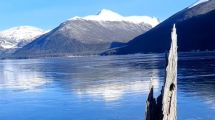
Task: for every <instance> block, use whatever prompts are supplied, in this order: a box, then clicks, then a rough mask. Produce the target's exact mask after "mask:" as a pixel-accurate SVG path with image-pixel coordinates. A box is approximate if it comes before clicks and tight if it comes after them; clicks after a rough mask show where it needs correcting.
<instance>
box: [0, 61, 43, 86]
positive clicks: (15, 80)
mask: <svg viewBox="0 0 215 120" xmlns="http://www.w3.org/2000/svg"><path fill="white" fill-rule="evenodd" d="M1 67H2V69H1V71H0V76H1V79H0V89H5V88H7V89H15V90H27V89H35V88H37V87H40V86H42V85H44V84H46V83H47V81H46V80H45V79H43V78H44V76H43V75H42V74H41V73H39V72H37V71H31V70H29V69H24V68H22V67H21V66H19V65H18V64H13V63H11V62H10V61H6V62H5V63H4V64H2V66H1Z"/></svg>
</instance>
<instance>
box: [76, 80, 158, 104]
mask: <svg viewBox="0 0 215 120" xmlns="http://www.w3.org/2000/svg"><path fill="white" fill-rule="evenodd" d="M148 79H149V80H148V81H134V82H125V83H106V84H102V85H101V84H100V85H90V86H87V87H85V88H81V89H80V88H78V89H76V93H77V94H78V95H89V96H92V97H94V98H95V99H98V98H102V99H104V100H105V101H107V102H110V101H115V100H119V99H120V98H121V97H122V96H123V95H124V94H126V93H129V92H132V93H135V92H141V93H144V94H147V93H148V92H149V88H150V85H151V84H153V86H154V87H155V88H159V80H158V79H153V80H152V82H150V78H148Z"/></svg>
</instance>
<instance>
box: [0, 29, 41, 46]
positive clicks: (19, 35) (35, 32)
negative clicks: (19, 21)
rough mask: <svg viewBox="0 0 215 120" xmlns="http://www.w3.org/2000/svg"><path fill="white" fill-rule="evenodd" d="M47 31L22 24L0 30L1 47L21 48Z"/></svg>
mask: <svg viewBox="0 0 215 120" xmlns="http://www.w3.org/2000/svg"><path fill="white" fill-rule="evenodd" d="M44 33H45V31H43V30H42V29H39V28H35V27H31V26H20V27H14V28H10V29H7V30H4V31H0V47H2V48H3V49H12V48H19V47H22V46H24V45H26V44H27V43H30V42H31V41H32V40H34V39H35V38H37V37H39V36H40V35H42V34H44Z"/></svg>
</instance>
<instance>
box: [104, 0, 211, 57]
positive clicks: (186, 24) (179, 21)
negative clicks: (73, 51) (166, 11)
mask: <svg viewBox="0 0 215 120" xmlns="http://www.w3.org/2000/svg"><path fill="white" fill-rule="evenodd" d="M214 21H215V0H199V1H198V2H196V3H195V4H193V5H191V6H190V7H187V8H185V9H183V10H182V11H180V12H178V13H176V14H175V15H173V16H171V17H170V18H168V19H167V20H165V21H163V22H162V23H160V24H159V25H157V26H156V27H154V28H152V29H151V30H149V31H148V32H146V33H143V34H142V35H140V36H138V37H136V38H134V39H133V40H131V41H129V42H128V43H126V44H125V46H123V47H121V48H117V49H111V50H108V51H106V52H104V53H103V55H110V54H134V53H163V52H166V51H168V50H169V46H170V43H171V37H170V33H171V28H172V26H173V24H176V28H177V34H178V50H179V51H180V52H190V51H208V50H209V51H214V50H215V41H214V38H215V34H214V33H215V22H214Z"/></svg>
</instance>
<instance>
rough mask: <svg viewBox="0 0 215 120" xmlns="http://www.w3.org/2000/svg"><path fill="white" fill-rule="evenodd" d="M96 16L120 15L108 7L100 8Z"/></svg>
mask: <svg viewBox="0 0 215 120" xmlns="http://www.w3.org/2000/svg"><path fill="white" fill-rule="evenodd" d="M97 15H98V16H117V17H121V15H119V14H118V13H116V12H113V11H111V10H108V9H102V10H101V11H100V12H98V14H97Z"/></svg>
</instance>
